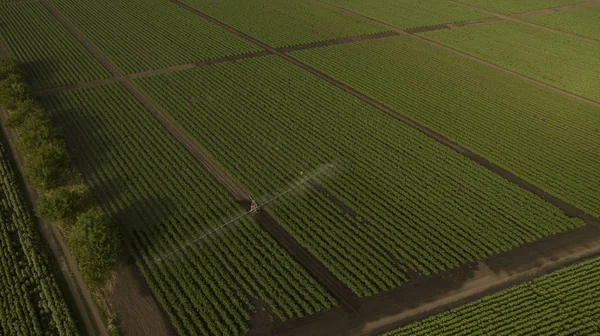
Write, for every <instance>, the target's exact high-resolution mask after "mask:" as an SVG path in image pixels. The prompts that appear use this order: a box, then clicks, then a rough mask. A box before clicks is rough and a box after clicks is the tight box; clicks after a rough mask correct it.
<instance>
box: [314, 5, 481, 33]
mask: <svg viewBox="0 0 600 336" xmlns="http://www.w3.org/2000/svg"><path fill="white" fill-rule="evenodd" d="M322 1H323V2H325V3H328V4H331V5H334V6H337V7H341V8H344V9H347V10H350V11H353V12H356V13H358V14H362V15H365V16H367V17H369V18H372V19H375V20H378V21H382V22H385V23H387V24H390V25H392V26H395V27H398V28H400V29H408V28H417V27H426V26H435V25H439V24H445V23H455V22H463V21H473V20H479V19H484V18H488V17H491V15H488V14H485V13H481V12H479V11H477V10H473V9H470V8H467V7H464V6H460V5H456V4H453V3H451V2H449V1H446V0H425V1H412V0H377V1H364V0H322Z"/></svg>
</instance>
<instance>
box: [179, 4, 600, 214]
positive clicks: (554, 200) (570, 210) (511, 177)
mask: <svg viewBox="0 0 600 336" xmlns="http://www.w3.org/2000/svg"><path fill="white" fill-rule="evenodd" d="M169 1H171V2H173V3H175V4H177V5H179V6H181V7H183V8H185V9H187V10H189V11H191V12H192V13H195V14H197V15H199V16H201V17H203V18H205V19H207V20H209V21H211V22H214V23H215V24H218V25H220V26H222V27H223V28H225V29H227V30H229V31H231V32H232V33H235V34H237V35H238V36H240V37H242V38H244V39H246V40H248V41H250V42H252V43H255V44H256V45H258V46H260V47H262V48H264V49H266V50H268V51H271V52H272V53H273V54H275V55H278V56H280V57H281V58H283V59H284V60H286V61H288V62H290V63H292V64H294V65H296V66H298V67H300V68H302V69H304V70H306V71H308V72H310V73H311V74H313V75H315V76H317V77H319V78H321V79H323V80H325V81H327V82H328V83H330V84H332V85H334V86H336V87H337V88H339V89H342V90H343V91H345V92H347V93H349V94H351V95H353V96H355V97H356V98H359V99H361V100H362V101H364V102H366V103H368V104H369V105H371V106H373V107H375V108H377V109H378V110H380V111H382V112H384V113H386V114H388V115H390V116H392V117H393V118H395V119H397V120H399V121H401V122H403V123H404V124H406V125H408V126H410V127H412V128H413V129H416V130H418V131H420V132H421V133H423V134H425V135H427V136H428V137H430V138H432V139H434V140H436V141H437V142H439V143H441V144H443V145H445V146H446V147H449V148H451V149H452V150H454V151H455V152H457V153H459V154H462V155H463V156H465V157H467V158H468V159H471V160H472V161H475V162H476V163H478V164H479V165H481V166H483V167H485V168H487V169H488V170H490V171H491V172H493V173H495V174H497V175H500V176H501V177H503V178H504V179H506V180H508V181H510V182H512V183H514V184H516V185H518V186H520V187H521V188H523V189H525V190H527V191H529V192H531V193H532V194H534V195H536V196H538V197H539V198H541V199H543V200H545V201H547V202H549V203H551V204H552V205H554V206H556V207H557V208H559V209H561V210H562V211H563V212H564V213H565V214H566V215H567V216H571V217H579V218H581V219H583V220H584V221H585V222H586V223H589V224H597V225H600V224H598V223H597V221H596V219H595V218H594V217H592V216H591V215H589V214H587V213H586V212H585V211H583V210H581V209H579V208H577V207H575V206H573V205H571V204H569V203H567V202H565V201H563V200H561V199H559V198H558V197H555V196H553V195H552V194H550V193H548V192H546V191H544V190H542V189H540V188H538V187H536V186H534V185H533V184H531V183H529V182H527V181H525V180H524V179H522V178H520V177H518V176H517V175H515V174H513V173H512V172H510V171H508V170H506V169H504V168H502V167H500V166H498V165H496V164H494V163H492V162H491V161H489V160H488V159H486V158H484V157H483V156H480V155H479V154H476V153H475V152H473V151H471V150H469V149H467V148H466V147H463V146H461V145H459V144H458V143H456V142H454V141H452V140H450V139H448V138H446V137H445V136H443V135H441V134H439V133H437V132H435V131H433V130H432V129H430V128H428V127H426V126H424V125H422V124H420V123H418V122H416V121H414V120H412V119H411V118H409V117H407V116H405V115H403V114H401V113H399V112H396V111H395V110H393V109H391V108H390V107H388V106H386V105H385V104H383V103H380V102H378V101H376V100H375V99H373V98H371V97H369V96H367V95H365V94H363V93H362V92H359V91H358V90H356V89H354V88H352V87H350V86H348V85H346V84H344V83H342V82H340V81H338V80H336V79H334V78H332V77H330V76H329V75H326V74H325V73H323V72H321V71H319V70H317V69H315V68H313V67H312V66H310V65H308V64H306V63H304V62H302V61H299V60H298V59H296V58H293V57H291V56H290V55H288V54H285V53H282V52H280V51H278V50H277V49H275V48H273V47H271V46H269V45H268V44H266V43H264V42H262V41H260V40H258V39H256V38H254V37H251V36H249V35H248V34H246V33H244V32H242V31H240V30H238V29H237V28H234V27H232V26H230V25H228V24H226V23H224V22H221V21H219V20H217V19H215V18H213V17H211V16H209V15H207V14H204V13H202V12H201V11H199V10H197V9H194V8H193V7H190V6H188V5H186V4H183V3H181V2H180V1H178V0H169ZM313 1H316V2H319V3H322V1H320V0H313ZM334 7H335V8H337V7H336V6H334ZM352 13H353V12H352ZM359 15H360V14H359ZM361 16H362V15H361ZM374 21H375V22H379V21H376V20H374ZM386 26H387V25H386ZM390 27H392V26H390ZM394 29H398V28H394ZM398 31H399V32H400V33H401V34H402V35H406V36H413V37H416V38H419V37H418V36H415V35H411V34H408V33H406V32H404V31H402V30H399V29H398ZM419 39H421V38H419ZM423 40H425V39H423ZM425 41H429V40H425ZM466 56H468V55H466ZM471 57H472V56H471ZM498 68H500V67H498ZM500 69H503V68H500ZM506 71H508V70H506ZM593 103H594V104H596V106H598V107H600V103H597V102H593Z"/></svg>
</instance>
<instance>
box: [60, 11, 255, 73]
mask: <svg viewBox="0 0 600 336" xmlns="http://www.w3.org/2000/svg"><path fill="white" fill-rule="evenodd" d="M50 2H51V3H52V5H53V6H55V7H56V8H57V9H58V10H59V11H60V12H61V13H62V14H63V15H64V16H65V17H66V18H67V19H68V20H69V21H70V22H71V23H72V24H73V25H75V26H76V27H77V28H78V29H79V30H81V31H82V32H83V33H84V34H85V35H86V37H87V38H88V39H89V40H90V41H92V42H93V43H94V44H95V45H97V46H98V47H99V48H100V50H101V51H102V52H103V53H104V54H105V55H106V56H107V57H108V58H109V59H110V60H111V61H112V62H113V64H115V65H116V66H117V67H118V68H119V69H120V70H121V71H122V72H124V73H134V72H141V71H144V70H149V69H157V68H165V67H168V66H170V65H178V64H185V63H193V62H198V61H202V60H208V59H214V58H220V57H224V56H232V55H239V54H244V53H249V52H253V51H258V50H260V48H258V47H256V46H254V45H253V44H251V43H249V42H247V41H245V40H243V39H242V38H240V37H237V36H235V35H233V34H232V33H230V32H228V31H226V30H225V29H223V28H221V27H219V26H217V25H215V24H213V23H211V22H208V21H206V20H204V19H202V18H200V17H198V16H196V15H194V14H192V13H190V12H188V11H186V10H184V9H182V8H179V7H177V6H176V5H174V4H172V3H170V2H169V1H163V0H131V1H126V0H116V1H111V3H110V5H107V4H105V3H100V2H98V1H93V0H83V1H79V0H51V1H50Z"/></svg>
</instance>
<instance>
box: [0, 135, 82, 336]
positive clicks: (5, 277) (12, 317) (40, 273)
mask: <svg viewBox="0 0 600 336" xmlns="http://www.w3.org/2000/svg"><path fill="white" fill-rule="evenodd" d="M1 136H3V135H1ZM10 155H11V153H10V151H9V150H8V149H7V147H6V146H5V144H4V139H0V335H42V334H43V335H75V334H77V332H78V331H77V329H76V327H75V322H74V320H73V318H72V317H71V312H70V311H69V308H68V307H67V304H66V301H65V299H64V297H63V295H62V293H61V291H60V289H59V287H58V284H57V283H56V280H55V278H54V276H53V275H52V271H51V270H50V268H49V267H50V264H49V261H48V257H47V256H46V251H44V249H43V248H42V247H41V245H40V238H39V233H38V232H37V227H36V223H35V222H34V217H33V216H32V214H31V213H30V211H29V209H28V208H27V203H26V202H25V200H24V195H23V193H22V191H21V187H20V185H19V180H18V178H17V175H16V174H15V170H14V169H13V167H12V164H11V163H10Z"/></svg>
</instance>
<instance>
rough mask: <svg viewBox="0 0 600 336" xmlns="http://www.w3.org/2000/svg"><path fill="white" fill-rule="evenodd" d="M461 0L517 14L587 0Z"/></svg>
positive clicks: (485, 7)
mask: <svg viewBox="0 0 600 336" xmlns="http://www.w3.org/2000/svg"><path fill="white" fill-rule="evenodd" d="M458 1H459V2H462V3H465V4H469V5H473V6H477V7H481V8H484V9H487V10H489V11H492V12H498V13H503V14H517V13H525V12H531V11H536V10H541V9H546V8H555V7H562V6H568V5H574V4H578V3H582V2H585V0H527V1H523V0H458Z"/></svg>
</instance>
